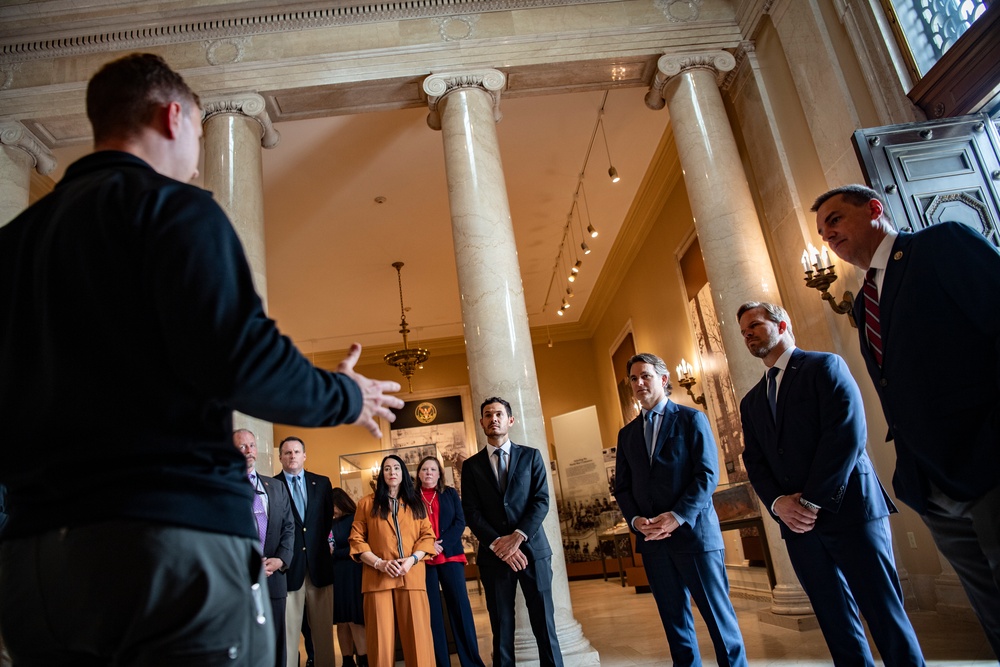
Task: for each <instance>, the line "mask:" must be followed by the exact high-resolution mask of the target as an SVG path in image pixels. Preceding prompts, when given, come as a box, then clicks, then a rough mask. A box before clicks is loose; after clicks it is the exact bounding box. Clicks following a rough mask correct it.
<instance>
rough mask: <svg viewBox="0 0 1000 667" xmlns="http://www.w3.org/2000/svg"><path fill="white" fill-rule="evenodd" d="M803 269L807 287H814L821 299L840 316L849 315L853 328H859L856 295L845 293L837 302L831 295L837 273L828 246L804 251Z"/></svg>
mask: <svg viewBox="0 0 1000 667" xmlns="http://www.w3.org/2000/svg"><path fill="white" fill-rule="evenodd" d="M802 268H803V269H804V270H805V272H806V277H805V280H806V287H812V288H813V289H817V290H819V292H820V296H821V298H822V299H823V300H824V301H826V302H827V303H829V304H830V308H832V309H833V312H835V313H837V314H838V315H847V318H848V319H849V320H850V322H851V326H852V327H854V328H855V329H857V328H858V323H857V322H855V321H854V295H853V294H852V293H851V292H850V291H847V292H844V296H843V298H842V299H841V300H840V302H839V303H838V302H837V297H835V296H833V295H832V294H830V285H832V284H833V283H834V282H835V281H836V280H837V272H836V270H835V269H834V267H833V261H832V260H831V259H830V251H829V249H828V248H827V247H826V246H823V250H822V251H820V250H817V249H816V246H814V245H813V244H811V243H810V244H809V246H808V247H807V248H806V249H805V250H803V251H802Z"/></svg>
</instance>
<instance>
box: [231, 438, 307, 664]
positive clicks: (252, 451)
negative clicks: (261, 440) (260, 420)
mask: <svg viewBox="0 0 1000 667" xmlns="http://www.w3.org/2000/svg"><path fill="white" fill-rule="evenodd" d="M233 445H234V446H235V447H236V449H238V450H240V453H241V454H243V457H244V458H245V459H246V461H247V478H248V479H249V480H250V486H251V487H253V490H254V499H253V514H254V523H255V524H256V526H257V532H258V535H259V536H260V549H261V561H262V562H263V564H264V572H265V573H266V574H267V592H268V597H270V598H271V622H272V625H273V626H274V632H275V642H274V644H275V646H274V647H275V662H274V665H275V667H282V666H283V665H284V664H285V598H286V597H287V596H288V582H287V581H286V579H285V571H286V570H287V569H288V564H289V563H291V562H292V553H293V552H292V547H293V546H294V545H295V520H294V519H293V518H292V503H291V501H290V500H289V498H288V491H287V490H286V489H285V485H284V484H281V483H279V482H278V481H277V480H275V479H274V478H273V477H266V476H264V475H259V474H257V436H255V435H254V434H253V433H252V432H251V431H249V430H247V429H245V428H240V429H236V430H235V431H233Z"/></svg>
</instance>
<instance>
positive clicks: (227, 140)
mask: <svg viewBox="0 0 1000 667" xmlns="http://www.w3.org/2000/svg"><path fill="white" fill-rule="evenodd" d="M202 104H203V107H204V120H203V123H204V131H205V188H206V189H208V190H210V191H211V192H212V193H213V195H214V196H215V200H216V201H217V202H219V205H220V206H222V208H223V210H224V211H225V212H226V215H228V216H229V219H230V220H231V221H232V223H233V227H234V228H235V229H236V234H237V235H238V236H239V237H240V241H241V242H242V243H243V250H244V251H245V252H246V255H247V259H248V260H249V262H250V269H251V270H252V271H253V280H254V286H255V287H256V288H257V293H258V294H260V297H261V299H262V300H263V301H264V306H265V308H266V307H267V271H266V267H265V264H264V180H263V175H262V171H261V147H264V148H272V147H274V146H275V145H276V144H277V143H278V139H279V138H280V137H279V135H278V131H277V130H275V129H274V126H273V125H272V124H271V119H270V117H268V115H267V110H266V108H265V106H264V98H262V97H261V96H260V95H257V94H254V93H245V94H241V95H231V96H228V97H221V98H209V99H205V100H203V101H202ZM233 426H234V428H247V429H250V430H251V431H253V432H254V434H255V435H256V436H257V444H258V448H257V449H258V457H259V460H258V462H257V468H258V469H259V470H260V471H261V472H262V473H264V474H267V475H269V474H271V472H272V471H273V470H274V468H273V465H274V463H273V459H272V454H271V453H272V450H273V448H274V428H273V427H272V426H271V424H270V423H269V422H266V421H263V420H261V419H257V418H255V417H250V416H249V415H244V414H242V413H239V412H235V413H234V414H233Z"/></svg>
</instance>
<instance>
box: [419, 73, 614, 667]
mask: <svg viewBox="0 0 1000 667" xmlns="http://www.w3.org/2000/svg"><path fill="white" fill-rule="evenodd" d="M504 84H505V77H504V75H503V74H502V73H501V72H499V71H497V70H493V69H483V70H471V71H461V72H454V73H445V74H433V75H431V76H429V77H428V78H427V79H426V80H424V92H426V93H427V96H428V104H429V106H430V114H429V115H428V118H427V122H428V125H430V126H431V127H432V128H434V129H440V130H442V133H443V141H444V154H445V168H446V171H447V177H448V197H449V203H450V206H451V224H452V234H453V236H454V243H455V258H456V262H457V265H458V287H459V293H460V298H461V301H462V322H463V326H464V330H465V346H466V356H467V358H468V362H469V381H470V383H471V385H472V396H473V403H474V404H475V405H476V406H478V405H479V402H480V401H481V400H482V399H484V398H486V397H488V396H501V397H503V398H505V399H506V400H508V401H510V404H511V408H512V410H513V412H514V418H515V422H514V426H513V428H512V429H511V433H510V437H511V440H513V441H514V442H517V443H518V444H526V445H530V446H532V447H537V448H538V450H539V451H540V452H541V454H542V459H543V460H544V461H545V469H546V476H547V477H548V478H549V480H548V481H549V493H550V499H551V502H550V504H549V513H548V515H547V516H546V517H545V521H544V522H543V528H544V530H545V535H546V537H548V540H549V544H551V545H552V574H553V581H552V600H553V604H554V606H555V623H556V631H557V633H558V635H559V643H560V646H561V648H562V652H563V656H564V658H565V661H566V664H567V665H579V666H581V667H584V666H589V665H599V664H600V656H599V655H598V653H597V651H596V650H594V648H593V647H592V646H591V645H590V642H589V641H588V640H587V638H586V637H584V635H583V629H582V628H581V627H580V624H579V623H578V622H577V621H576V619H575V618H574V617H573V605H572V601H571V600H570V594H569V581H568V579H567V578H566V561H565V559H564V557H563V550H562V535H561V534H560V532H559V517H558V514H557V512H556V503H555V495H554V493H552V479H551V474H550V473H549V452H548V446H547V444H546V443H547V439H546V437H545V423H544V421H543V417H542V404H541V399H540V397H539V393H538V380H537V377H536V373H535V358H534V354H533V352H532V349H531V335H530V332H529V330H528V313H527V310H526V308H525V305H524V290H523V287H522V284H521V270H520V267H519V266H518V261H517V247H516V245H515V243H514V228H513V225H512V224H511V220H510V207H509V204H508V202H507V186H506V184H505V183H504V177H503V166H502V165H501V163H500V147H499V144H498V142H497V133H496V126H495V124H496V123H497V122H498V121H499V120H500V118H501V114H500V91H501V90H502V89H503V87H504ZM479 437H480V440H481V441H482V439H483V435H482V433H480V436H479ZM484 444H485V443H484V442H480V445H481V446H482V445H484ZM516 618H517V630H516V633H515V640H514V644H515V652H516V656H517V664H518V665H537V664H538V650H537V646H536V644H535V639H534V636H533V635H532V633H531V628H530V626H529V624H528V612H527V609H526V608H525V606H524V600H523V598H522V597H521V595H520V593H518V609H517V614H516Z"/></svg>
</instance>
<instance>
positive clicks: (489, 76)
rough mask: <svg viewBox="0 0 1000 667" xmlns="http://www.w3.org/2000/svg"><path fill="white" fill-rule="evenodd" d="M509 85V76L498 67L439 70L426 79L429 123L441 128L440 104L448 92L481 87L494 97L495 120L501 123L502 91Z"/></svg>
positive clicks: (437, 128) (425, 87)
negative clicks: (450, 70)
mask: <svg viewBox="0 0 1000 667" xmlns="http://www.w3.org/2000/svg"><path fill="white" fill-rule="evenodd" d="M506 85H507V76H506V75H505V74H504V73H503V72H501V71H500V70H497V69H469V70H456V71H452V72H438V73H434V74H431V75H430V76H428V77H427V78H426V79H424V85H423V88H424V93H426V95H427V106H428V107H429V108H430V113H428V114H427V125H428V126H430V128H431V129H432V130H440V129H441V114H440V113H439V112H438V105H439V104H440V103H441V100H442V99H444V97H445V95H447V94H448V93H451V92H454V91H456V90H460V89H462V88H479V89H480V90H483V91H485V92H486V93H487V94H488V95H489V96H490V97H491V98H492V99H493V120H494V122H497V123H499V122H500V119H501V118H503V114H502V113H501V112H500V91H502V90H503V88H504V86H506Z"/></svg>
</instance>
